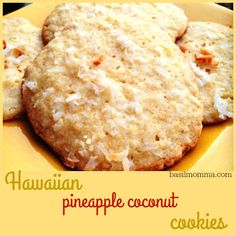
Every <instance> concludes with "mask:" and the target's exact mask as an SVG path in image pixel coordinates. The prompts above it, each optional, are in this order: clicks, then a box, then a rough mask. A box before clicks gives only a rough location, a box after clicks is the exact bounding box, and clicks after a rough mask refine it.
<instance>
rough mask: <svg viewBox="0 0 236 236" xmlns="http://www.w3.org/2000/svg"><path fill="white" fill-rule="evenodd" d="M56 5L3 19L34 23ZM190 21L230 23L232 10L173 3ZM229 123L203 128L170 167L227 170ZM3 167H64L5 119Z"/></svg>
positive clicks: (27, 131) (27, 129)
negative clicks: (182, 155) (183, 155)
mask: <svg viewBox="0 0 236 236" xmlns="http://www.w3.org/2000/svg"><path fill="white" fill-rule="evenodd" d="M55 5H56V4H53V3H34V4H31V5H29V6H27V7H25V8H22V9H21V10H18V11H16V12H14V13H11V14H9V15H7V16H5V17H4V18H10V17H25V18H27V19H29V20H30V21H31V22H32V23H33V24H35V25H36V26H42V24H43V22H44V19H45V18H46V17H47V15H48V14H49V13H50V12H51V11H52V10H53V8H54V7H55ZM177 5H179V6H180V7H182V8H183V9H184V10H185V12H186V14H187V16H188V17H189V19H190V20H195V21H196V20H197V21H213V22H218V23H222V24H225V25H232V24H233V13H232V11H230V10H228V9H226V8H223V7H220V6H218V5H216V4H212V3H185V4H177ZM232 148H233V124H232V121H227V122H224V123H221V124H218V125H213V126H208V127H205V128H204V129H203V132H202V135H201V138H200V140H199V143H198V145H197V146H196V147H195V148H194V150H192V151H191V152H190V153H188V154H187V155H186V156H185V157H184V158H183V160H182V161H181V162H179V163H178V164H177V165H176V166H174V167H172V168H171V170H181V171H185V170H194V171H228V170H232V166H233V160H232V159H233V150H232ZM3 156H4V163H3V164H4V168H7V169H21V170H29V171H45V170H55V169H56V170H66V169H65V167H63V165H62V164H61V163H60V161H58V159H57V158H56V155H55V154H54V153H53V152H52V151H51V150H50V148H49V147H48V146H47V145H46V144H44V143H43V142H42V141H41V140H40V139H39V138H38V137H37V136H36V135H35V134H34V132H33V129H32V127H31V126H30V125H29V122H28V121H27V120H26V119H24V120H22V121H14V122H5V123H4V125H3Z"/></svg>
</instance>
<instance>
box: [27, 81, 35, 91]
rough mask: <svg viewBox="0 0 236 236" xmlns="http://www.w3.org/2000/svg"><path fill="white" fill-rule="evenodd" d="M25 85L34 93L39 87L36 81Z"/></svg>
mask: <svg viewBox="0 0 236 236" xmlns="http://www.w3.org/2000/svg"><path fill="white" fill-rule="evenodd" d="M24 85H25V86H26V87H27V88H29V89H30V90H32V91H33V90H34V89H36V88H37V87H38V84H37V82H35V81H25V83H24Z"/></svg>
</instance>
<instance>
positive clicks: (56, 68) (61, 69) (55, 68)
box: [47, 66, 66, 73]
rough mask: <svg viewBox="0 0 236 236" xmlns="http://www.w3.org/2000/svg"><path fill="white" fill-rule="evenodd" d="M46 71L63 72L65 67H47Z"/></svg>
mask: <svg viewBox="0 0 236 236" xmlns="http://www.w3.org/2000/svg"><path fill="white" fill-rule="evenodd" d="M47 72H48V73H64V72H66V68H65V67H64V66H54V67H51V68H48V69H47Z"/></svg>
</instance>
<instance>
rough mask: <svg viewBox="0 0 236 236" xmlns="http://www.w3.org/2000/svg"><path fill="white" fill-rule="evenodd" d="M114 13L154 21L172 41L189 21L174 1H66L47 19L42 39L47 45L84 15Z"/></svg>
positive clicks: (92, 15)
mask: <svg viewBox="0 0 236 236" xmlns="http://www.w3.org/2000/svg"><path fill="white" fill-rule="evenodd" d="M113 15H120V17H122V16H124V15H127V16H129V17H132V18H133V20H136V19H142V20H145V21H147V22H152V23H153V24H155V25H156V26H158V27H160V28H161V29H163V30H164V31H166V32H167V33H168V34H169V35H170V36H171V38H172V40H173V41H175V39H176V38H178V37H180V36H181V35H182V34H183V33H184V31H185V30H186V28H187V24H188V19H187V17H186V15H185V13H184V11H183V10H182V9H180V8H178V7H177V6H175V5H174V4H171V3H109V4H101V3H97V4H96V3H64V4H60V5H58V6H57V7H56V8H55V9H54V11H53V12H52V13H51V14H50V15H49V16H48V17H47V19H46V20H45V23H44V26H43V31H42V38H43V41H44V43H45V44H47V43H48V42H49V41H50V40H51V39H53V38H54V35H55V33H57V32H60V31H63V30H65V29H72V28H75V27H79V26H80V19H81V18H84V17H91V18H93V17H94V18H96V17H104V18H108V17H109V16H113Z"/></svg>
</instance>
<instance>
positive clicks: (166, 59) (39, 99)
mask: <svg viewBox="0 0 236 236" xmlns="http://www.w3.org/2000/svg"><path fill="white" fill-rule="evenodd" d="M157 35H158V37H157ZM22 89H23V101H24V105H25V107H26V110H27V113H28V116H29V119H30V121H31V123H32V125H33V127H34V129H35V131H36V133H37V134H38V135H39V136H41V137H42V138H43V139H44V140H45V141H46V142H47V143H48V144H49V145H50V146H51V147H52V148H53V149H54V150H55V152H56V153H58V154H59V156H60V158H61V159H62V161H63V163H64V164H65V165H67V166H68V167H70V168H74V169H78V170H162V169H163V168H166V167H169V166H171V165H174V164H175V163H176V162H177V161H179V160H180V159H181V158H182V156H183V155H184V153H185V152H186V151H187V150H190V149H191V148H193V147H194V146H195V145H196V143H197V140H198V138H199V135H200V133H201V129H202V105H201V102H200V101H199V98H198V96H199V94H198V93H199V91H198V88H197V84H196V82H195V80H194V74H193V72H192V70H191V69H190V68H189V67H188V62H187V61H186V60H185V58H184V56H183V55H182V53H181V51H180V50H179V48H178V47H177V46H176V45H175V44H174V43H173V42H172V40H171V38H170V37H169V36H168V35H167V34H166V33H165V32H164V31H162V30H161V29H159V28H157V27H155V25H152V24H151V23H147V22H145V21H139V20H137V21H133V19H131V18H129V17H122V18H120V17H119V16H113V17H109V20H105V19H104V18H97V19H96V20H95V21H93V20H92V19H84V21H81V22H80V28H79V29H72V30H67V31H64V32H62V33H60V34H58V35H57V37H55V38H54V39H53V40H52V41H50V43H49V44H48V45H47V46H46V47H45V48H44V50H43V51H42V52H41V53H40V54H39V55H38V56H37V58H36V59H35V60H34V62H33V64H32V65H31V66H29V68H28V72H27V75H26V78H25V82H24V84H23V86H22Z"/></svg>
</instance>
